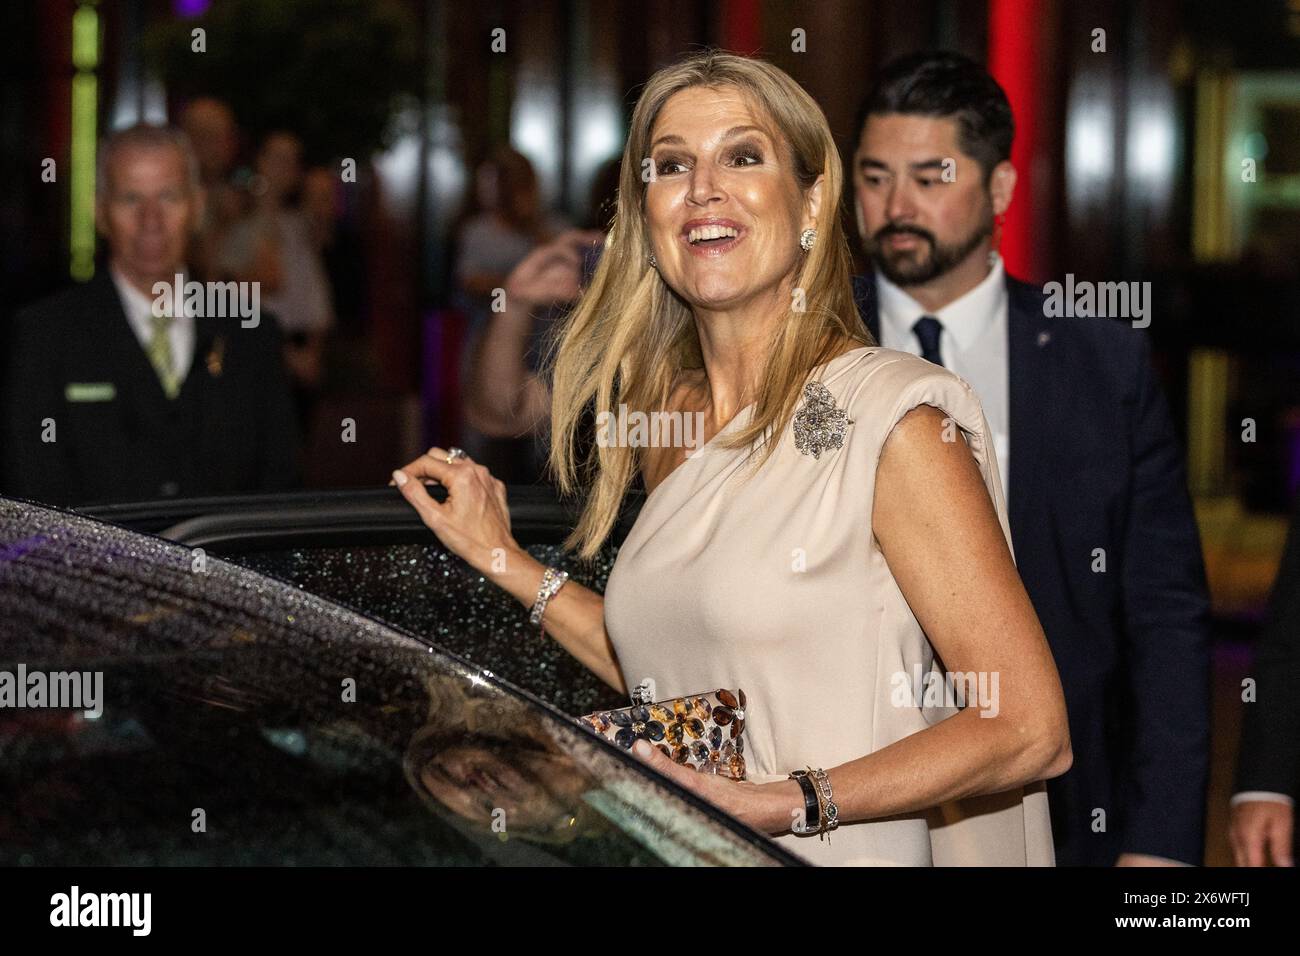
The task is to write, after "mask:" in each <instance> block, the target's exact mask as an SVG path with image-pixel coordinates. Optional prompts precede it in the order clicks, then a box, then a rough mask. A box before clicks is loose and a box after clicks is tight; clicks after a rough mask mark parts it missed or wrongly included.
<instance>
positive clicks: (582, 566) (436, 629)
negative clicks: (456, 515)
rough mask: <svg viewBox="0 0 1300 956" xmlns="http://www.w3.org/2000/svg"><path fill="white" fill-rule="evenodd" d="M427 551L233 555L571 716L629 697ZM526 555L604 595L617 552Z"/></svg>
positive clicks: (553, 549) (524, 615)
mask: <svg viewBox="0 0 1300 956" xmlns="http://www.w3.org/2000/svg"><path fill="white" fill-rule="evenodd" d="M429 537H430V538H431V539H432V540H431V543H429V544H427V545H415V544H411V545H386V546H377V545H375V546H359V547H356V546H354V547H339V548H328V547H312V548H292V549H285V550H279V551H257V552H252V553H248V554H241V555H237V556H232V557H233V558H234V560H236V561H238V563H240V564H242V565H244V566H246V567H249V568H252V569H254V570H256V571H261V572H263V573H267V574H271V575H273V576H275V577H278V578H280V579H282V580H284V581H288V582H290V583H291V584H294V585H297V586H298V587H300V588H302V589H303V590H305V591H308V592H310V593H312V594H317V595H320V596H321V597H326V598H329V599H330V600H332V601H338V602H339V603H341V604H345V605H347V606H348V607H351V608H354V609H356V610H359V611H362V612H364V613H365V614H368V615H370V616H372V617H375V618H378V619H379V620H381V621H385V622H387V623H389V624H393V625H395V626H397V627H400V628H402V629H403V630H406V631H409V632H410V633H412V634H416V635H418V636H420V637H424V638H427V639H428V640H430V641H433V642H434V643H436V644H438V645H439V646H440V647H445V648H446V649H447V650H450V651H452V652H453V653H456V654H458V655H460V656H461V657H465V658H467V659H469V660H471V661H473V662H474V663H476V664H480V665H482V666H483V667H486V668H488V669H489V670H491V671H492V672H493V673H495V674H497V675H499V676H501V677H503V678H505V679H506V680H508V681H510V682H511V683H512V684H515V685H516V686H518V687H522V688H524V689H526V690H528V691H530V692H531V693H534V694H536V695H537V696H538V697H540V698H542V699H543V700H545V701H547V702H548V703H551V704H553V705H554V706H556V707H558V708H559V709H560V710H562V711H564V712H565V713H567V714H569V715H570V716H573V717H577V716H581V715H582V714H589V713H591V712H592V711H594V710H607V709H610V708H613V707H625V706H627V703H628V702H627V700H626V699H625V698H623V697H622V696H621V695H620V694H619V693H618V692H617V691H615V690H613V689H612V688H611V687H609V686H608V685H607V684H605V683H604V682H602V681H601V680H600V679H599V678H597V677H596V676H595V675H593V674H592V673H591V671H589V670H588V669H587V668H586V667H584V666H583V665H582V664H580V663H579V662H578V661H577V660H576V659H575V658H573V657H572V656H571V655H570V654H569V653H568V652H567V651H565V650H564V648H563V647H561V646H560V645H559V644H558V643H556V642H555V641H554V640H552V639H551V638H549V637H547V636H546V635H545V634H543V633H542V630H541V628H540V627H537V626H534V625H532V624H530V623H529V621H528V608H525V607H524V606H523V605H522V604H520V603H519V602H518V601H516V600H515V599H514V598H513V597H511V596H510V595H509V594H507V593H506V592H505V591H503V590H501V588H499V587H497V586H496V585H495V584H493V583H492V582H490V581H488V580H487V578H485V577H484V576H483V575H482V574H479V573H478V572H477V571H475V570H474V569H473V568H471V567H470V566H469V565H467V564H466V563H465V562H464V561H461V560H460V559H459V558H457V557H456V556H455V555H453V554H451V553H450V552H449V551H447V550H446V549H445V548H443V547H442V545H441V544H440V543H439V542H438V541H437V540H436V539H433V536H432V535H430V536H429ZM528 552H529V553H530V554H531V555H532V556H533V557H535V558H536V559H537V560H538V561H541V562H542V563H543V564H550V565H554V566H556V567H559V568H562V569H564V570H565V571H568V572H569V575H570V578H571V579H572V580H574V581H577V582H579V583H581V584H583V585H585V586H587V587H589V588H592V589H593V590H595V591H598V592H600V593H604V590H605V582H606V580H607V579H608V578H609V571H610V568H611V567H613V563H614V557H615V554H616V552H615V551H614V550H613V549H610V548H606V549H605V550H604V551H602V552H600V553H599V554H598V555H597V556H596V558H595V559H594V561H592V562H590V563H587V562H581V561H578V560H576V559H574V558H572V556H570V555H567V554H565V553H564V552H563V551H562V549H561V548H560V547H558V546H557V545H552V544H532V545H529V547H528Z"/></svg>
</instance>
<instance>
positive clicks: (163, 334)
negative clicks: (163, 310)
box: [146, 315, 181, 398]
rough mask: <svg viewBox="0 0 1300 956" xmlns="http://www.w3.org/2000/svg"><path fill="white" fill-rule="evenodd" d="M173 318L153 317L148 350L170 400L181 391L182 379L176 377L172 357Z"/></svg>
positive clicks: (159, 379) (150, 318)
mask: <svg viewBox="0 0 1300 956" xmlns="http://www.w3.org/2000/svg"><path fill="white" fill-rule="evenodd" d="M172 321H173V320H172V317H171V316H170V315H151V316H149V323H150V325H152V326H153V335H152V336H150V338H149V347H148V349H147V350H146V351H147V352H148V355H149V363H150V364H151V365H152V366H153V369H154V371H155V372H157V373H158V381H159V382H161V383H162V389H163V393H164V394H166V396H167V397H168V398H175V397H176V396H177V395H178V394H179V393H180V390H181V383H180V379H179V378H178V377H177V375H176V361H175V358H174V357H173V356H172V340H171V334H170V333H171V326H172Z"/></svg>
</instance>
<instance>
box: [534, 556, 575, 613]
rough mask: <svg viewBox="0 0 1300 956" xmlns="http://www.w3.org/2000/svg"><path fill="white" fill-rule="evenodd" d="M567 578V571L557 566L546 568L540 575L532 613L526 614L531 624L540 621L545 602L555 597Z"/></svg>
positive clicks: (544, 609)
mask: <svg viewBox="0 0 1300 956" xmlns="http://www.w3.org/2000/svg"><path fill="white" fill-rule="evenodd" d="M567 580H569V572H568V571H561V570H559V569H558V568H547V569H546V571H545V573H544V574H543V575H542V584H541V586H540V587H539V588H538V589H537V600H536V601H534V602H533V610H532V613H531V614H529V615H528V620H529V621H531V622H532V623H533V624H541V623H542V614H543V613H545V611H546V604H547V602H548V601H550V599H551V598H553V597H555V592H556V591H558V590H560V588H562V587H563V586H564V582H565V581H567Z"/></svg>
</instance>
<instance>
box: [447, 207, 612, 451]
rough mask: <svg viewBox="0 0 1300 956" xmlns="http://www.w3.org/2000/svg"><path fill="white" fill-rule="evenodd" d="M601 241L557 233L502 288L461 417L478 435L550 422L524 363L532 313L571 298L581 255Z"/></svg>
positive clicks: (542, 390) (547, 401)
mask: <svg viewBox="0 0 1300 956" xmlns="http://www.w3.org/2000/svg"><path fill="white" fill-rule="evenodd" d="M601 238H602V234H601V233H600V232H597V231H590V230H589V231H583V230H579V229H571V230H568V231H566V232H563V233H561V234H560V235H559V236H557V237H556V238H555V239H553V240H552V241H550V242H548V243H546V244H545V245H541V246H538V247H537V248H536V249H534V250H533V251H532V252H530V253H529V254H528V255H527V256H525V257H524V258H523V259H522V260H520V262H519V264H518V265H517V266H515V268H514V269H512V270H511V272H510V275H509V276H508V277H507V278H506V280H505V282H504V283H503V284H502V286H501V288H502V289H503V291H504V302H503V303H502V305H503V306H504V310H503V311H501V312H494V313H492V314H491V315H490V316H489V318H488V323H487V329H486V330H485V331H484V333H483V337H482V340H481V341H480V342H479V343H478V344H477V346H476V347H475V349H474V352H473V354H472V355H471V357H470V371H469V382H468V388H467V390H466V400H465V406H466V414H467V417H468V418H469V420H470V424H472V425H473V426H474V427H475V428H477V429H479V430H480V431H482V432H483V433H484V434H486V435H492V436H495V437H507V436H515V435H524V434H527V433H528V432H530V431H532V430H534V429H536V428H538V427H540V426H541V425H542V424H543V423H544V422H545V421H546V419H547V418H548V417H549V416H550V413H551V396H550V391H549V389H547V387H546V383H544V382H543V381H542V380H541V379H539V378H538V377H537V376H536V375H534V374H533V373H532V372H530V371H529V370H528V366H527V365H526V364H525V362H524V353H525V352H526V351H527V349H528V340H529V337H530V336H531V334H532V330H533V313H534V312H535V311H536V310H537V309H542V308H548V307H550V306H554V305H562V304H567V303H569V302H572V301H573V300H574V299H575V298H577V296H578V292H579V284H580V283H581V281H582V257H583V253H584V252H585V251H586V249H587V248H588V247H590V246H591V245H592V244H593V243H595V242H599V241H600V239H601Z"/></svg>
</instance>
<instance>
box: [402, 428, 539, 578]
mask: <svg viewBox="0 0 1300 956" xmlns="http://www.w3.org/2000/svg"><path fill="white" fill-rule="evenodd" d="M426 481H433V482H437V483H438V484H441V485H444V486H445V487H446V488H447V500H446V501H444V502H443V503H442V504H439V503H438V502H436V501H434V500H433V498H432V496H431V495H430V494H429V492H428V491H426V490H425V488H424V485H425V482H426ZM393 483H394V484H395V485H397V490H398V491H400V492H401V493H402V497H403V498H405V499H406V500H407V501H408V502H410V504H411V507H413V508H414V509H415V510H416V513H417V514H419V516H420V520H421V521H423V522H424V523H425V525H427V526H428V528H429V530H430V531H432V532H433V533H434V534H435V535H437V537H438V540H439V541H441V542H442V543H443V545H444V546H446V548H447V549H448V550H450V551H451V552H452V553H454V554H456V555H458V556H459V557H461V558H463V559H464V560H465V561H466V562H467V563H468V564H469V565H470V566H471V567H473V568H475V569H477V570H479V571H481V572H483V573H487V571H488V569H489V568H491V567H492V565H493V563H494V561H496V562H498V563H500V561H503V560H504V559H505V557H506V556H507V555H514V554H517V553H518V551H519V545H518V543H517V542H516V541H515V539H514V536H513V535H512V534H511V533H510V507H509V505H508V503H507V502H506V486H505V485H504V484H503V483H502V482H500V481H498V480H497V479H495V478H493V477H492V474H491V473H490V472H489V471H488V470H487V469H486V468H484V467H483V466H482V465H477V464H475V463H474V460H473V459H472V458H470V457H469V456H468V455H465V456H463V457H460V458H457V459H455V460H454V461H451V462H448V461H447V452H446V451H445V450H444V449H442V448H437V447H434V448H430V449H429V450H428V451H427V452H426V453H425V454H423V455H421V456H420V457H419V458H417V459H415V461H413V462H411V463H410V464H407V465H404V466H403V467H402V468H400V469H398V470H397V471H395V472H393Z"/></svg>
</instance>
